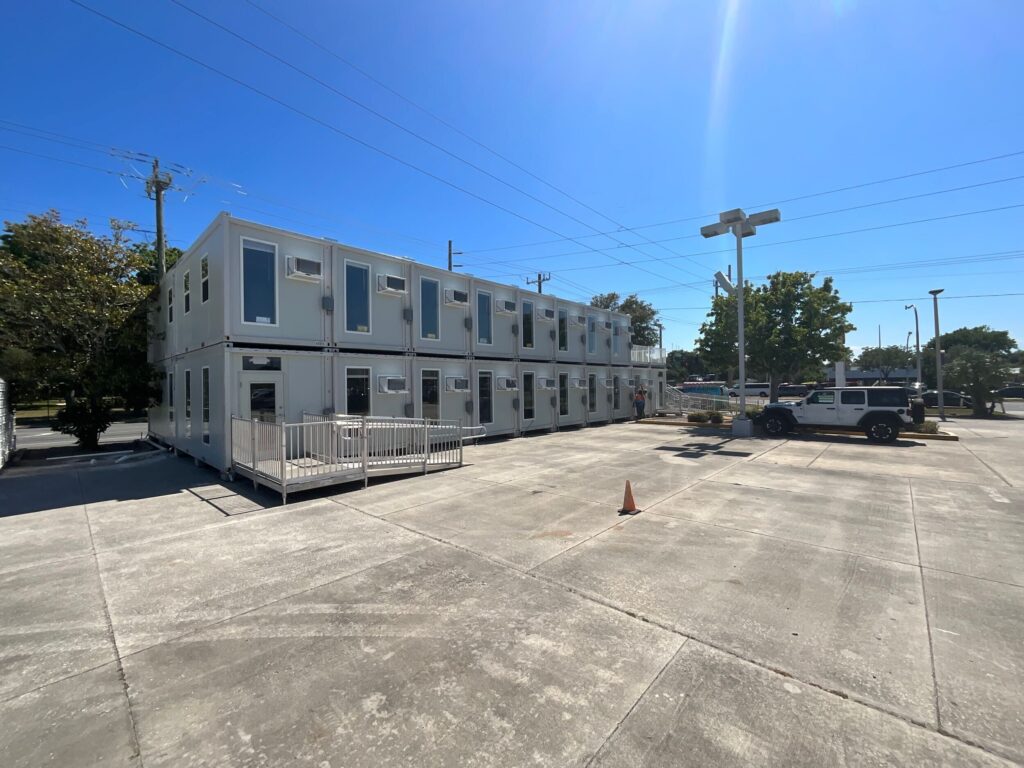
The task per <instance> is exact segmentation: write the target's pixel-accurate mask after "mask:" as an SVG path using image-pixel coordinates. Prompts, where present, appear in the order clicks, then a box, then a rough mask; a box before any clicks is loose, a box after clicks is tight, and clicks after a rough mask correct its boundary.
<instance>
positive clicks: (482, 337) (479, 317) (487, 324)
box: [476, 291, 494, 344]
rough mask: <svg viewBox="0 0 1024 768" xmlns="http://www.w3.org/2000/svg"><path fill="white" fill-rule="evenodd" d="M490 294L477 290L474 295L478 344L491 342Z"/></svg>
mask: <svg viewBox="0 0 1024 768" xmlns="http://www.w3.org/2000/svg"><path fill="white" fill-rule="evenodd" d="M491 306H492V305H491V294H489V293H487V292H486V291H479V292H478V293H477V295H476V340H477V342H478V343H480V344H490V343H492V339H493V337H492V335H491V334H492V328H493V326H494V323H493V318H492V316H491V312H492V309H491Z"/></svg>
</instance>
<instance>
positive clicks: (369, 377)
mask: <svg viewBox="0 0 1024 768" xmlns="http://www.w3.org/2000/svg"><path fill="white" fill-rule="evenodd" d="M349 371H366V401H367V403H366V405H367V412H366V413H365V414H362V413H356V414H353V413H349V410H348V379H349V374H348V372H349ZM345 414H346V415H347V416H372V415H373V366H372V365H346V366H345Z"/></svg>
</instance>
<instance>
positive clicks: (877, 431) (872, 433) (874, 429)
mask: <svg viewBox="0 0 1024 768" xmlns="http://www.w3.org/2000/svg"><path fill="white" fill-rule="evenodd" d="M864 434H866V435H867V436H868V440H874V441H875V442H876V443H891V442H893V441H894V440H895V439H896V438H897V437H899V436H900V428H899V427H898V426H896V425H895V424H894V423H893V422H891V421H885V420H883V419H879V420H878V421H873V422H871V423H870V424H868V426H867V428H866V429H865V430H864Z"/></svg>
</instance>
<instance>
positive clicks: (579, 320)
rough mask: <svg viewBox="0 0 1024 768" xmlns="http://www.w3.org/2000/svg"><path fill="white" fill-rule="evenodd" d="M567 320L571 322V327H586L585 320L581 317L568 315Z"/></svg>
mask: <svg viewBox="0 0 1024 768" xmlns="http://www.w3.org/2000/svg"><path fill="white" fill-rule="evenodd" d="M569 319H570V320H571V321H572V324H573V325H586V324H587V318H586V317H584V316H583V315H570V316H569Z"/></svg>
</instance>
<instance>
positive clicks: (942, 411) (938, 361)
mask: <svg viewBox="0 0 1024 768" xmlns="http://www.w3.org/2000/svg"><path fill="white" fill-rule="evenodd" d="M943 290H945V289H944V288H935V289H934V290H931V291H928V293H930V294H931V295H932V304H933V306H934V308H935V376H936V379H937V380H938V381H937V382H936V383H937V384H938V385H939V386H938V387H937V389H938V390H939V418H940V419H942V420H943V421H945V420H946V405H945V403H943V402H942V349H941V347H942V342H941V337H940V336H939V294H940V293H942V292H943Z"/></svg>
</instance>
